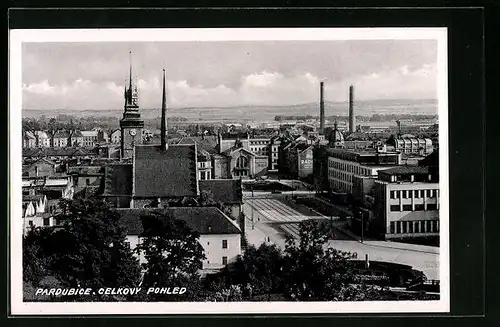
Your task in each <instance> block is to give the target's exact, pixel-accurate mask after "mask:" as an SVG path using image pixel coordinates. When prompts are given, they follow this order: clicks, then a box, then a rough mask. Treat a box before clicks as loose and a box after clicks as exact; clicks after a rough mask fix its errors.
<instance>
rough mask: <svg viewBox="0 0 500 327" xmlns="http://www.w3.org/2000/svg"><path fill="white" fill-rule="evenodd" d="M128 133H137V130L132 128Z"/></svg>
mask: <svg viewBox="0 0 500 327" xmlns="http://www.w3.org/2000/svg"><path fill="white" fill-rule="evenodd" d="M129 133H130V135H132V136H135V134H137V131H136V130H135V129H133V128H132V129H131V130H130V132H129Z"/></svg>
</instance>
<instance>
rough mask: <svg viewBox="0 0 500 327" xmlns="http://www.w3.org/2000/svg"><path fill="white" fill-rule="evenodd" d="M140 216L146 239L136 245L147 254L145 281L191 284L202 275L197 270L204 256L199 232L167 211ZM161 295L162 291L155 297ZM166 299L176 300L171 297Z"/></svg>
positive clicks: (149, 283)
mask: <svg viewBox="0 0 500 327" xmlns="http://www.w3.org/2000/svg"><path fill="white" fill-rule="evenodd" d="M141 220H142V225H143V229H144V232H143V233H142V235H141V238H143V242H142V243H141V244H140V245H138V246H137V252H138V253H139V254H140V255H144V258H145V261H146V263H143V264H142V267H143V269H144V277H143V283H142V285H143V286H144V287H165V286H167V285H173V284H176V285H179V284H183V285H189V284H190V283H191V282H193V281H196V280H197V279H199V275H198V270H199V269H200V268H201V266H202V261H203V259H205V255H204V253H203V247H202V246H201V244H200V243H199V242H198V239H199V237H200V235H199V233H198V232H197V231H194V230H192V229H191V228H190V227H189V226H188V225H187V224H186V222H185V221H183V220H178V219H174V218H173V217H171V216H170V215H169V214H168V213H167V212H163V213H158V212H152V213H150V214H148V215H144V216H142V217H141ZM160 298H162V296H161V295H160V296H157V297H156V299H160ZM167 299H169V300H173V298H172V297H169V298H167Z"/></svg>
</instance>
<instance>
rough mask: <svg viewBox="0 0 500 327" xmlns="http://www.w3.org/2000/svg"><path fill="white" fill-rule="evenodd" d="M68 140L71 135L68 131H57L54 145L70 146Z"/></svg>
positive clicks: (56, 146)
mask: <svg viewBox="0 0 500 327" xmlns="http://www.w3.org/2000/svg"><path fill="white" fill-rule="evenodd" d="M68 141H70V135H69V133H68V132H67V131H57V132H55V133H54V136H53V137H52V146H53V147H54V148H65V147H67V146H70V145H69V144H68Z"/></svg>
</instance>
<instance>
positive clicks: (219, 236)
mask: <svg viewBox="0 0 500 327" xmlns="http://www.w3.org/2000/svg"><path fill="white" fill-rule="evenodd" d="M117 212H118V213H119V214H120V216H121V219H120V222H121V224H122V225H123V226H124V228H125V231H126V233H127V242H129V244H130V247H131V249H134V248H136V247H137V245H139V244H141V242H142V239H141V234H142V233H143V226H142V223H141V219H140V217H141V216H144V215H146V214H148V213H154V212H157V213H160V214H161V213H163V214H164V216H165V217H171V218H172V219H178V220H183V221H185V222H186V224H187V225H188V226H189V227H190V228H191V229H192V230H194V231H197V232H198V233H199V234H200V238H199V240H198V241H199V243H200V245H201V246H202V247H203V250H204V253H205V257H206V258H205V260H203V262H202V267H200V268H202V269H220V268H223V267H225V266H226V265H227V264H229V263H231V262H234V261H236V259H237V257H238V255H240V254H241V230H240V228H239V227H238V225H237V224H236V223H235V222H234V221H233V220H232V219H231V218H229V217H228V216H227V215H226V214H224V213H223V212H222V211H220V210H219V209H217V208H215V207H177V208H167V209H118V210H117ZM139 260H140V262H141V263H144V262H146V258H145V257H144V256H143V255H140V256H139Z"/></svg>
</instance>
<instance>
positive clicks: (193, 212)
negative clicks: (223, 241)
mask: <svg viewBox="0 0 500 327" xmlns="http://www.w3.org/2000/svg"><path fill="white" fill-rule="evenodd" d="M115 210H116V211H117V212H118V213H119V214H120V224H121V225H122V226H123V227H124V228H125V230H126V233H127V234H128V235H140V234H141V233H142V232H143V228H142V221H141V216H144V215H147V214H148V213H154V212H156V213H165V214H166V215H167V216H168V217H172V218H174V219H179V220H184V221H185V222H186V223H187V225H188V226H189V227H190V228H191V229H193V230H195V231H197V232H198V233H200V234H202V235H203V234H240V233H241V231H240V229H239V228H238V227H237V226H236V225H235V224H234V223H233V222H232V221H231V220H230V218H229V217H227V216H226V215H225V214H224V213H223V212H222V211H220V210H219V209H218V208H215V207H177V208H167V209H128V208H127V209H115Z"/></svg>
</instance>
